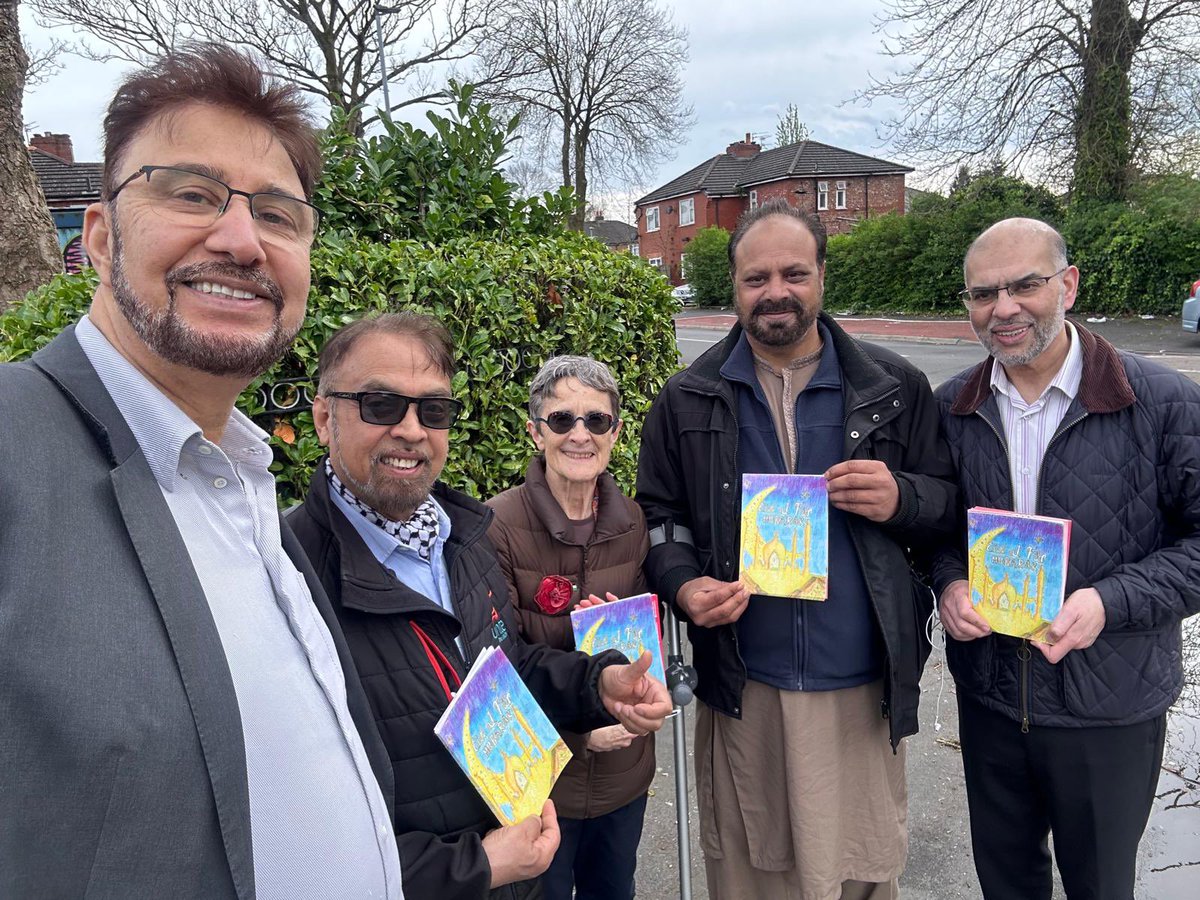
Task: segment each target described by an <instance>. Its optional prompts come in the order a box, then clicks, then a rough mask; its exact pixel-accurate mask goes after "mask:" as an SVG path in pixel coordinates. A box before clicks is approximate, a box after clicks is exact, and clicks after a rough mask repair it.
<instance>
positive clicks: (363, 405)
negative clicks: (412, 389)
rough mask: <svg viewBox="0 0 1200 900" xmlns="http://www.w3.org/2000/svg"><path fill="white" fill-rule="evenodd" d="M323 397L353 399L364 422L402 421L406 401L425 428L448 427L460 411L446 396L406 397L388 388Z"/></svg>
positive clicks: (391, 423) (406, 412)
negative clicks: (414, 409) (415, 408)
mask: <svg viewBox="0 0 1200 900" xmlns="http://www.w3.org/2000/svg"><path fill="white" fill-rule="evenodd" d="M325 396H326V397H340V398H341V399H342V400H355V401H357V402H358V414H359V416H361V417H362V420H363V421H364V422H366V423H367V424H368V425H395V424H396V423H398V422H402V421H404V417H405V416H406V415H408V405H409V404H410V403H413V404H416V407H417V421H418V422H420V423H421V424H422V425H423V426H425V427H426V428H437V429H444V428H449V427H450V426H451V425H453V424H454V420H455V419H457V418H458V414H459V413H460V412H462V404H461V403H459V402H458V401H457V400H453V399H451V398H450V397H406V396H404V395H403V394H393V393H392V392H391V391H357V392H353V393H352V392H349V391H330V392H329V393H328V394H326V395H325Z"/></svg>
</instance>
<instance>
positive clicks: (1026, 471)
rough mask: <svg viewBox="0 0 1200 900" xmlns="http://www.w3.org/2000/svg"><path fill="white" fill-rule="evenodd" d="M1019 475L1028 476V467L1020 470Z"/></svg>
mask: <svg viewBox="0 0 1200 900" xmlns="http://www.w3.org/2000/svg"><path fill="white" fill-rule="evenodd" d="M1021 474H1022V475H1028V474H1029V466H1026V467H1025V468H1023V469H1022V470H1021Z"/></svg>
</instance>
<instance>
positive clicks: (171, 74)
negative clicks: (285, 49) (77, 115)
mask: <svg viewBox="0 0 1200 900" xmlns="http://www.w3.org/2000/svg"><path fill="white" fill-rule="evenodd" d="M263 66H264V64H263V63H262V61H261V60H259V59H257V58H255V57H253V56H251V55H249V54H248V53H243V52H241V51H238V50H234V49H233V48H232V47H226V46H224V45H223V44H210V43H204V44H188V45H186V46H185V47H184V48H183V49H181V50H174V51H172V52H170V53H168V54H167V55H166V56H164V57H162V58H161V59H159V60H156V61H155V63H154V64H153V65H151V66H150V67H149V68H146V69H142V70H139V71H138V72H135V73H134V74H132V75H130V76H129V77H128V78H126V79H125V80H124V81H123V82H121V85H120V86H119V87H118V88H117V93H116V94H115V95H114V96H113V99H112V102H111V103H110V104H109V105H108V113H107V114H106V115H105V117H104V195H105V197H106V198H107V197H108V194H109V192H110V191H111V190H112V189H113V188H114V187H115V186H116V184H117V182H118V180H119V179H120V178H121V177H122V173H120V172H117V171H116V168H117V166H119V165H122V163H123V160H122V157H123V156H124V155H125V149H126V147H128V145H129V143H130V141H132V140H133V139H134V138H135V137H136V136H137V135H138V134H139V133H140V132H141V131H142V130H143V129H144V128H145V127H146V126H147V125H148V124H149V123H150V122H151V121H152V120H153V119H155V118H156V117H158V116H161V115H163V114H165V113H169V112H171V111H173V110H175V109H177V108H178V107H180V106H184V105H185V104H188V103H206V104H210V105H212V106H225V107H229V108H230V109H234V110H237V111H238V112H240V113H243V114H244V115H246V116H248V117H250V118H252V119H257V120H258V121H259V122H261V123H262V124H263V125H264V126H266V127H267V128H268V129H270V131H271V133H272V134H273V135H274V136H275V138H276V140H278V141H279V143H280V144H282V145H283V149H284V150H285V151H287V155H288V158H289V159H291V161H292V165H293V166H295V167H296V175H297V177H298V178H299V179H300V184H301V185H303V187H304V195H305V197H308V198H311V197H312V192H313V186H314V185H315V184H316V181H317V178H318V177H319V176H320V174H321V150H320V147H318V145H317V133H316V130H315V129H314V127H313V122H312V119H311V118H310V116H309V111H308V104H307V102H306V101H305V100H304V96H303V94H302V93H301V92H300V89H299V88H297V87H296V86H294V85H290V84H285V83H283V82H281V81H277V80H276V79H273V78H270V77H268V76H267V75H266V73H265V72H264V71H263ZM152 162H161V160H152ZM124 174H128V173H124Z"/></svg>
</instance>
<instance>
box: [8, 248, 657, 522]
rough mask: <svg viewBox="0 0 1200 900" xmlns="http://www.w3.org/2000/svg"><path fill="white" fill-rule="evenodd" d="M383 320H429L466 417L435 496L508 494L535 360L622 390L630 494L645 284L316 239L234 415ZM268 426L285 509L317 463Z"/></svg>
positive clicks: (561, 261)
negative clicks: (293, 320) (595, 363)
mask: <svg viewBox="0 0 1200 900" xmlns="http://www.w3.org/2000/svg"><path fill="white" fill-rule="evenodd" d="M92 287H93V279H92V276H90V275H86V276H74V277H71V276H60V277H58V278H56V279H55V280H54V281H53V282H52V283H51V284H50V285H48V286H46V287H45V288H42V289H41V290H39V291H37V292H35V293H33V294H31V295H30V296H29V297H28V298H27V300H26V301H25V302H24V303H23V304H20V305H18V306H17V307H15V308H13V309H12V310H11V311H9V312H8V313H6V314H5V315H4V316H0V358H6V359H20V358H23V357H25V356H27V355H29V354H30V353H32V352H33V351H34V350H36V349H37V348H38V347H40V346H41V345H43V344H44V343H46V342H47V341H49V340H50V339H51V338H52V337H53V336H54V335H55V334H57V333H58V332H59V331H60V330H62V328H63V327H65V326H66V325H68V324H70V323H71V322H74V321H75V320H76V319H77V318H78V317H79V316H80V315H81V314H82V313H83V312H85V311H86V309H87V306H88V303H89V302H90V298H91V292H92ZM387 308H416V309H422V310H425V311H427V312H430V313H433V314H434V315H436V316H438V317H439V318H440V319H442V320H443V321H444V322H445V323H446V325H447V326H448V327H449V329H450V332H451V334H452V336H453V338H454V342H455V346H456V347H457V349H458V359H459V365H460V371H459V373H458V376H457V377H456V379H455V382H454V388H455V395H456V396H457V397H459V398H460V399H461V400H463V401H464V402H465V404H466V411H465V415H464V417H463V419H462V420H460V424H458V425H456V426H455V428H454V430H453V433H452V436H451V450H450V461H449V464H448V465H447V468H446V474H445V475H444V476H443V478H444V479H445V480H446V481H447V483H449V484H451V485H452V486H454V487H457V488H459V489H460V490H464V491H467V492H468V493H470V494H472V495H474V496H477V497H489V496H492V495H494V494H496V493H498V492H499V491H501V490H503V489H505V488H507V487H510V486H511V485H513V484H515V483H517V482H518V481H520V480H521V478H522V477H523V474H524V471H525V465H526V463H527V462H528V460H529V456H530V454H531V453H532V452H533V445H532V443H531V442H530V441H529V438H528V436H527V435H526V434H525V419H526V405H527V402H528V397H529V394H528V389H529V383H530V381H531V380H532V378H533V375H534V373H535V372H536V371H537V369H538V367H540V366H541V364H542V363H543V362H545V360H546V359H547V357H549V356H552V355H554V354H556V353H580V354H586V355H590V356H594V357H596V358H597V359H600V360H604V361H605V362H607V363H608V364H609V366H610V367H611V368H612V370H613V374H614V376H615V377H616V379H617V382H618V384H619V385H620V387H621V392H622V398H623V409H622V415H623V417H624V418H625V430H624V432H623V433H622V437H621V440H620V441H619V442H618V444H617V447H616V449H615V450H614V453H613V460H612V465H611V471H612V472H613V474H614V475H615V476H616V478H617V480H618V481H619V482H620V483H621V485H622V486H623V487H624V488H625V489H626V490H631V489H632V487H633V481H634V475H635V467H636V461H637V446H638V439H639V435H640V433H641V421H642V419H643V417H644V416H645V413H646V411H647V410H648V409H649V405H650V401H651V400H653V398H654V397H655V395H656V394H657V392H658V390H659V388H661V386H662V384H663V382H664V381H665V380H666V378H667V376H668V375H670V374H671V372H673V371H674V369H675V367H676V361H677V359H678V356H677V351H676V348H675V334H674V329H673V324H672V320H671V312H672V308H673V300H672V298H671V295H670V291H669V290H668V288H667V285H666V283H665V282H664V281H663V279H662V277H661V276H660V275H659V274H658V273H657V272H655V271H654V270H652V269H651V268H649V267H648V266H646V265H644V264H642V263H641V262H640V261H639V260H637V259H635V258H634V257H631V256H629V255H628V254H617V253H612V252H610V251H608V250H607V249H605V248H604V247H603V246H602V245H600V244H599V243H597V242H596V241H593V240H591V239H590V238H587V237H584V236H583V235H580V234H574V233H561V234H559V235H556V236H535V235H521V236H515V237H513V238H510V239H508V240H506V241H504V242H502V243H501V242H497V241H493V240H487V239H481V238H460V239H457V240H452V241H447V242H445V243H442V244H436V245H435V244H427V243H419V242H416V241H397V242H394V243H391V244H386V245H385V244H379V243H374V242H370V241H365V240H360V239H347V238H344V237H338V236H325V237H323V238H322V239H321V240H320V242H319V243H318V245H317V246H316V247H315V248H314V251H313V289H312V293H311V294H310V296H309V307H308V315H307V317H306V319H305V323H304V327H303V328H302V329H301V332H300V334H299V335H298V337H297V339H296V342H295V344H294V345H293V347H292V348H291V350H290V351H289V352H288V354H287V355H286V356H285V357H284V358H283V359H282V360H281V361H280V362H279V363H278V364H276V365H275V366H274V367H273V368H272V369H271V370H270V371H269V372H267V373H266V374H265V375H264V376H263V377H262V378H260V379H257V380H256V381H255V382H254V383H252V384H251V385H250V386H249V388H248V389H247V390H246V393H245V394H243V395H242V397H241V398H240V400H239V402H238V406H239V408H241V409H242V410H243V411H244V412H246V413H247V414H249V415H251V416H259V415H260V414H261V413H262V412H263V404H262V399H261V397H260V394H259V388H260V387H261V386H262V385H264V384H266V385H270V384H274V383H275V382H277V381H279V380H281V379H287V378H301V379H307V380H309V381H310V382H311V379H312V378H313V376H314V374H315V368H316V360H317V356H318V354H319V352H320V348H321V347H322V345H323V344H324V342H325V340H326V339H327V338H328V337H329V335H330V334H331V333H332V332H333V331H335V330H336V329H337V328H339V327H341V326H342V325H344V324H345V323H347V322H350V321H353V320H354V319H357V318H359V317H361V316H363V315H365V314H367V313H369V312H374V311H378V310H383V309H387ZM280 424H282V425H283V426H284V427H282V428H276V429H275V430H276V436H275V437H274V438H273V439H272V443H273V445H274V447H275V451H276V453H275V457H276V462H275V465H274V469H275V471H276V473H277V476H278V481H279V493H280V501H281V502H282V503H283V504H285V505H287V504H289V503H291V502H294V501H295V500H297V499H300V498H302V497H303V494H304V491H305V489H306V487H307V484H308V480H309V477H310V474H311V471H312V465H313V463H314V462H315V461H316V460H317V459H318V458H319V457H320V456H321V454H322V452H323V450H322V449H321V447H320V446H319V445H318V443H317V439H316V433H315V431H314V429H313V425H312V416H311V414H309V413H307V412H305V413H299V414H297V415H295V416H291V417H285V418H283V419H281V420H280ZM288 426H290V430H291V431H293V432H294V435H293V434H289V428H288ZM281 435H282V436H281ZM284 437H286V438H289V439H290V440H285V439H284Z"/></svg>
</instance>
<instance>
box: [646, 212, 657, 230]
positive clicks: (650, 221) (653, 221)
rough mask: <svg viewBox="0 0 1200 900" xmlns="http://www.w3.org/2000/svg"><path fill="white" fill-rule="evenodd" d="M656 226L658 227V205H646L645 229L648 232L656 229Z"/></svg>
mask: <svg viewBox="0 0 1200 900" xmlns="http://www.w3.org/2000/svg"><path fill="white" fill-rule="evenodd" d="M658 227H659V219H658V207H657V206H647V207H646V231H648V232H650V231H658Z"/></svg>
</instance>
